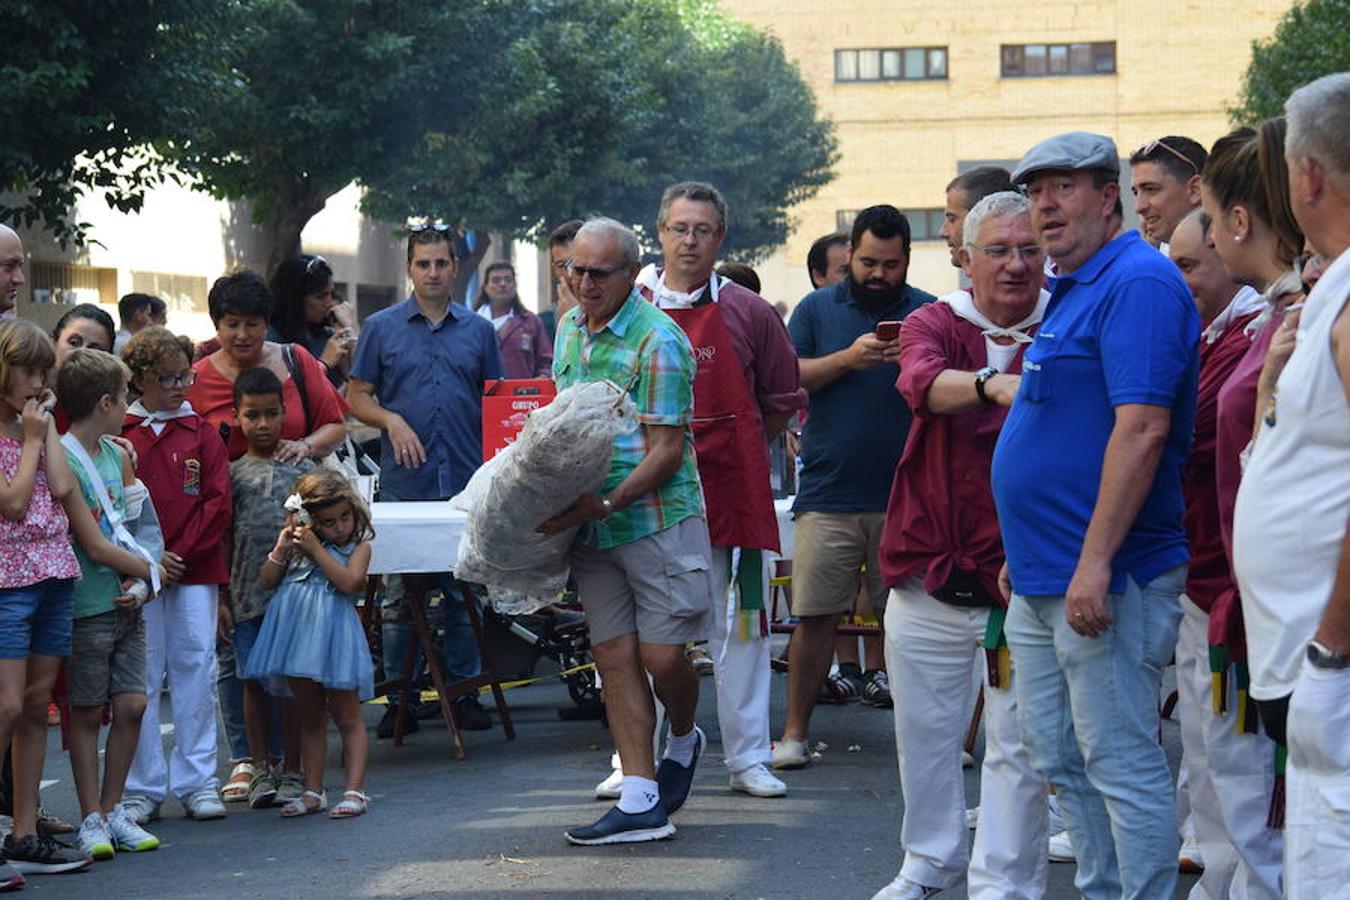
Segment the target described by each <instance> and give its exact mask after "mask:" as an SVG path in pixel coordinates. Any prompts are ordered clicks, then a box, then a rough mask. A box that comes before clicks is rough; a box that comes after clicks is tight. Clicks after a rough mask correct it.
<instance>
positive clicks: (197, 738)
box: [126, 584, 220, 803]
mask: <svg viewBox="0 0 1350 900" xmlns="http://www.w3.org/2000/svg"><path fill="white" fill-rule="evenodd" d="M142 612H143V615H144V617H145V646H146V678H147V681H148V684H147V685H146V706H145V718H143V719H142V720H141V737H140V742H139V743H138V744H137V745H136V758H135V760H133V762H132V764H131V772H130V774H129V775H128V776H127V786H126V792H127V793H128V794H141V795H144V796H147V797H149V798H151V799H152V800H154V801H155V802H156V803H159V802H162V801H163V800H164V798H165V797H166V796H167V795H168V793H169V791H170V789H172V790H173V793H174V795H175V796H177V797H179V798H183V797H186V796H188V795H189V794H191V793H193V792H194V791H199V790H201V789H202V788H216V787H219V786H220V779H219V778H218V777H217V775H216V586H215V585H213V584H180V585H175V586H174V587H171V588H168V589H166V590H165V591H164V592H163V593H162V594H160V595H159V596H158V597H156V598H155V599H153V600H151V601H150V602H149V603H147V604H146V605H145V607H144V609H143V611H142ZM166 674H167V675H168V678H169V689H170V690H169V706H170V708H171V710H172V711H173V730H174V748H173V753H172V754H171V755H170V756H169V757H167V758H166V756H165V753H164V737H163V735H162V734H160V721H159V695H160V690H161V688H162V687H163V685H164V677H165V675H166Z"/></svg>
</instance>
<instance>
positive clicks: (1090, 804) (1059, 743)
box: [1006, 566, 1186, 900]
mask: <svg viewBox="0 0 1350 900" xmlns="http://www.w3.org/2000/svg"><path fill="white" fill-rule="evenodd" d="M1185 578H1186V567H1185V566H1178V567H1177V568H1175V569H1172V570H1170V571H1168V572H1166V573H1164V574H1162V575H1159V576H1158V577H1157V578H1155V579H1153V580H1152V581H1150V582H1149V583H1148V584H1145V585H1140V584H1138V583H1136V582H1135V581H1134V580H1133V579H1131V578H1127V579H1126V586H1125V591H1124V593H1121V594H1110V595H1108V597H1107V609H1108V612H1109V613H1110V615H1111V619H1112V624H1111V627H1110V628H1108V629H1107V630H1106V631H1105V633H1103V634H1101V635H1098V636H1097V637H1096V638H1086V637H1083V636H1082V635H1080V634H1078V633H1077V632H1075V631H1074V630H1073V629H1072V628H1070V627H1069V623H1068V622H1067V621H1066V620H1065V618H1064V598H1063V597H1023V596H1021V595H1018V594H1014V595H1013V599H1012V606H1011V608H1010V610H1009V613H1008V621H1007V626H1006V634H1007V637H1008V646H1009V648H1010V649H1011V650H1012V657H1013V669H1014V671H1016V672H1017V677H1016V678H1014V679H1013V687H1014V689H1015V690H1016V692H1017V705H1018V716H1019V722H1020V723H1021V726H1022V737H1023V740H1024V741H1025V742H1026V744H1027V747H1028V749H1029V750H1030V751H1031V759H1032V762H1033V763H1034V764H1035V766H1036V767H1037V768H1038V769H1040V770H1041V772H1042V773H1043V774H1044V775H1045V777H1046V779H1047V780H1048V781H1049V782H1050V783H1051V784H1053V785H1054V786H1055V788H1056V789H1057V791H1058V795H1059V804H1060V807H1061V808H1062V809H1063V810H1064V816H1065V819H1066V820H1067V824H1068V826H1069V836H1070V837H1071V838H1072V839H1073V846H1074V849H1075V850H1076V851H1077V853H1078V874H1077V876H1076V877H1075V879H1074V883H1075V885H1076V886H1077V887H1078V890H1079V891H1080V892H1081V893H1082V894H1083V896H1084V897H1086V898H1087V900H1105V898H1108V897H1109V898H1111V900H1117V898H1126V900H1136V898H1137V900H1158V898H1165V897H1171V896H1172V893H1173V891H1174V889H1175V887H1176V881H1177V850H1178V839H1177V819H1176V797H1175V795H1174V788H1175V785H1174V783H1173V779H1172V773H1171V770H1170V769H1168V767H1167V756H1166V754H1165V753H1164V752H1163V748H1162V745H1161V744H1160V743H1159V742H1158V727H1159V723H1158V690H1159V686H1160V683H1161V679H1162V670H1163V668H1164V667H1166V666H1167V664H1168V662H1169V661H1170V660H1171V658H1172V654H1173V652H1174V650H1175V649H1176V644H1177V628H1178V626H1179V625H1180V622H1181V600H1180V598H1181V591H1182V588H1183V587H1184V585H1185Z"/></svg>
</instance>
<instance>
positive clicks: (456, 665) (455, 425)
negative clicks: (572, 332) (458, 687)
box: [347, 226, 502, 737]
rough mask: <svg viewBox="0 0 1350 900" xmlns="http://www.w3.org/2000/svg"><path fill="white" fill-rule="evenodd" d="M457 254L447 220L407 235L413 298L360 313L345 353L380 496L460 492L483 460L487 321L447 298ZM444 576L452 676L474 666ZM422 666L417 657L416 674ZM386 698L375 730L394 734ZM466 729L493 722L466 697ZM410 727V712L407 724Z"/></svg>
mask: <svg viewBox="0 0 1350 900" xmlns="http://www.w3.org/2000/svg"><path fill="white" fill-rule="evenodd" d="M455 266H456V260H455V255H454V251H453V249H452V247H451V243H450V232H449V230H448V229H447V228H445V226H427V227H423V228H421V229H418V230H415V231H413V232H412V233H411V234H410V235H408V278H409V280H411V281H412V289H413V292H412V296H411V297H409V298H408V299H407V300H405V301H403V302H402V303H399V304H396V305H394V306H391V307H389V308H388V309H383V310H380V311H379V312H377V313H375V315H373V316H371V317H370V318H369V319H367V320H366V325H365V328H364V329H363V330H362V332H361V340H360V342H359V343H358V344H357V345H356V354H355V356H354V358H353V359H352V370H351V378H350V380H349V381H348V386H347V399H348V401H349V402H350V403H351V407H352V412H353V413H355V414H356V417H357V418H359V419H360V420H361V421H363V422H365V423H366V424H367V425H373V426H375V427H376V428H379V429H380V432H381V433H380V499H381V500H443V499H446V498H448V497H452V496H454V495H455V494H457V493H459V492H460V491H461V490H462V489H463V488H464V485H465V483H467V482H468V480H469V476H471V475H472V474H473V472H474V470H475V469H477V468H478V466H479V465H480V464H481V463H482V461H483V436H482V418H483V401H482V396H483V382H484V380H486V379H491V378H501V377H502V365H501V359H500V357H499V356H498V350H497V335H496V332H495V331H493V328H492V324H491V323H490V322H488V321H487V320H486V319H484V318H483V317H482V316H478V315H475V314H473V313H472V312H470V311H469V309H468V308H467V307H465V306H463V305H461V304H459V303H455V302H453V301H452V300H451V298H450V289H451V286H452V285H453V284H454V280H455ZM386 581H387V583H388V588H389V597H388V602H389V604H390V606H392V607H395V608H399V607H401V600H402V596H403V584H402V581H403V580H402V579H401V578H392V577H391V578H389V579H386ZM453 585H454V579H453V578H451V577H450V576H449V575H448V574H447V575H446V576H445V577H443V578H442V579H441V586H442V589H443V591H444V595H445V600H444V602H443V604H442V606H443V609H444V610H445V623H446V629H445V668H446V674H447V676H448V677H449V679H450V680H451V681H455V680H458V679H461V678H469V677H472V676H474V675H477V674H478V672H479V661H478V644H477V642H476V641H475V640H474V635H473V630H472V628H471V627H470V625H469V617H468V611H467V610H466V609H465V608H464V604H463V601H462V600H461V599H460V597H459V594H458V592H457V591H452V590H451V588H452V586H453ZM408 629H409V626H407V625H401V626H390V627H386V629H385V639H384V664H385V671H386V672H391V673H392V672H400V671H402V667H403V655H404V653H405V652H406V649H407V646H408ZM420 670H421V664H420V662H415V664H414V669H413V671H414V673H416V672H419V671H420ZM393 700H394V698H391V702H390V704H389V711H388V712H387V713H386V715H385V721H382V722H381V723H380V727H379V729H378V730H377V733H378V734H379V735H380V736H381V737H385V736H388V735H391V734H393V727H394V719H393V715H394V711H395V710H396V709H397V704H396V703H394V702H393ZM455 708H456V711H457V713H458V715H457V718H458V720H459V723H460V725H461V726H462V727H464V728H471V729H483V728H488V727H491V722H490V721H488V718H487V713H486V712H484V711H483V709H482V708H481V707H480V706H478V702H477V698H476V697H475V696H473V695H469V696H465V697H461V698H459V699H458V700H457V701H456V702H455ZM406 728H412V729H415V728H416V719H415V718H411V717H410V719H409V721H408V722H406V723H405V729H406Z"/></svg>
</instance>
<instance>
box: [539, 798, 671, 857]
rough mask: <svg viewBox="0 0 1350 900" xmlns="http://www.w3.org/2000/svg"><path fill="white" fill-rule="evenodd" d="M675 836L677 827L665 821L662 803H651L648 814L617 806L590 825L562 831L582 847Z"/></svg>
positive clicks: (632, 842)
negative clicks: (632, 811)
mask: <svg viewBox="0 0 1350 900" xmlns="http://www.w3.org/2000/svg"><path fill="white" fill-rule="evenodd" d="M674 833H675V826H674V825H672V824H670V820H669V819H667V818H666V811H665V810H664V809H662V808H661V801H660V800H658V801H656V802H655V803H653V804H652V808H651V809H649V810H647V811H646V812H640V813H626V812H624V811H623V810H621V809H619V808H618V807H617V806H616V807H614V808H613V809H611V810H610V811H609V812H607V813H605V814H604V815H603V816H601V817H600V818H598V819H596V820H595V821H594V822H592V823H591V824H590V825H578V826H577V827H576V828H569V829H568V830H567V831H565V832H563V837H565V838H567V841H568V843H570V844H578V845H580V846H582V847H593V846H596V845H598V844H638V843H642V842H643V841H662V840H665V839H666V838H668V837H670V836H671V835H673V834H674Z"/></svg>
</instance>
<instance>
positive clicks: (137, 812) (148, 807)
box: [118, 794, 159, 825]
mask: <svg viewBox="0 0 1350 900" xmlns="http://www.w3.org/2000/svg"><path fill="white" fill-rule="evenodd" d="M118 805H119V806H121V807H122V808H123V809H125V810H126V811H127V812H128V813H130V814H131V818H132V819H133V820H135V822H136V824H137V825H144V824H146V823H147V822H150V821H152V820H154V819H158V818H159V804H158V803H156V802H155V801H154V800H151V799H150V798H149V797H147V796H145V795H144V794H127V795H125V796H123V797H122V802H121V803H120V804H118Z"/></svg>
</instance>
